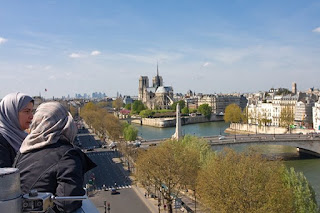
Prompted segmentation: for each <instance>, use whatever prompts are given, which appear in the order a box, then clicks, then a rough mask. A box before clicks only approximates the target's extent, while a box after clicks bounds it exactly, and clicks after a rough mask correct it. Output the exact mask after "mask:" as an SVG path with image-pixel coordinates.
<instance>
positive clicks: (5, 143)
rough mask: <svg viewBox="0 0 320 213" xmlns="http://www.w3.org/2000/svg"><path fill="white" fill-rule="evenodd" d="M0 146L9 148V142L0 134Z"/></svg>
mask: <svg viewBox="0 0 320 213" xmlns="http://www.w3.org/2000/svg"><path fill="white" fill-rule="evenodd" d="M0 145H1V146H10V144H9V142H8V141H7V139H6V138H5V137H3V135H2V134H1V133H0Z"/></svg>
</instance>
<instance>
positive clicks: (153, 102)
mask: <svg viewBox="0 0 320 213" xmlns="http://www.w3.org/2000/svg"><path fill="white" fill-rule="evenodd" d="M138 99H139V100H141V101H142V103H143V104H144V105H145V106H146V107H148V109H169V108H170V106H171V104H172V103H173V89H172V87H171V86H163V80H162V76H159V69H158V65H157V75H156V76H155V77H153V79H152V87H149V78H148V76H140V78H139V96H138Z"/></svg>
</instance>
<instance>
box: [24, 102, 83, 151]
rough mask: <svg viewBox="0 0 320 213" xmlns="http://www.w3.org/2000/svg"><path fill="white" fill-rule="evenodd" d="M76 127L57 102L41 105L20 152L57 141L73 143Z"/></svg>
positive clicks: (68, 114)
mask: <svg viewBox="0 0 320 213" xmlns="http://www.w3.org/2000/svg"><path fill="white" fill-rule="evenodd" d="M76 134H77V127H76V125H75V123H74V121H73V118H72V116H71V114H70V113H69V112H68V111H67V110H66V109H65V108H64V107H63V106H62V105H61V104H60V103H59V102H47V103H43V104H41V105H40V106H39V107H38V108H37V110H36V112H35V114H34V116H33V120H32V123H31V125H30V134H29V135H28V136H27V137H26V138H25V139H24V141H23V143H22V145H21V148H20V152H21V153H26V152H29V151H31V150H34V149H39V148H42V147H45V146H47V145H50V144H54V143H56V142H57V141H58V140H59V139H63V140H67V141H69V142H70V143H72V142H73V140H74V138H75V136H76Z"/></svg>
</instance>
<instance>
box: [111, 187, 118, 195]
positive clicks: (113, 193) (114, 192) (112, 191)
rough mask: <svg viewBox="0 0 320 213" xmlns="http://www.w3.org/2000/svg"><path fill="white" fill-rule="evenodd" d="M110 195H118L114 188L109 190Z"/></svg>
mask: <svg viewBox="0 0 320 213" xmlns="http://www.w3.org/2000/svg"><path fill="white" fill-rule="evenodd" d="M111 194H112V195H115V194H118V192H117V190H116V188H114V187H112V188H111Z"/></svg>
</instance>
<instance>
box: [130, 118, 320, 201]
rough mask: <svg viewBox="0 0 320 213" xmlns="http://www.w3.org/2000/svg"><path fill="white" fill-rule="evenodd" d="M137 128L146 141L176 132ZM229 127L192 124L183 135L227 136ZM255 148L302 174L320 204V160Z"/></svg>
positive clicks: (267, 147) (273, 148)
mask: <svg viewBox="0 0 320 213" xmlns="http://www.w3.org/2000/svg"><path fill="white" fill-rule="evenodd" d="M135 126H136V127H137V129H138V130H139V136H140V137H142V138H144V139H146V140H150V139H163V138H170V137H171V136H172V135H173V134H174V132H175V127H168V128H156V127H149V126H140V125H135ZM228 126H229V125H228V124H226V123H225V122H209V123H199V124H190V125H185V126H182V133H183V134H184V135H186V134H189V135H195V136H199V137H201V136H212V135H225V134H226V133H224V130H225V129H226V128H228ZM245 148H246V145H239V146H238V147H235V149H236V150H238V151H239V150H244V149H245ZM255 148H257V149H259V150H260V151H261V152H262V153H263V154H266V155H270V156H272V157H275V158H284V159H286V160H285V161H284V163H285V165H286V166H288V167H293V168H294V169H295V171H298V172H302V173H303V174H304V175H305V176H306V177H307V179H308V181H309V182H310V184H311V185H312V187H313V189H314V190H315V192H316V198H317V202H318V204H320V158H306V156H300V155H299V153H298V152H297V150H296V148H294V147H289V146H282V145H279V146H276V145H263V146H257V147H255Z"/></svg>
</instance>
